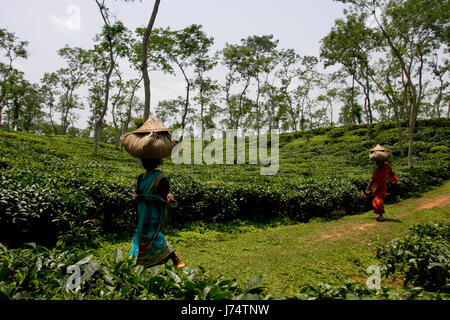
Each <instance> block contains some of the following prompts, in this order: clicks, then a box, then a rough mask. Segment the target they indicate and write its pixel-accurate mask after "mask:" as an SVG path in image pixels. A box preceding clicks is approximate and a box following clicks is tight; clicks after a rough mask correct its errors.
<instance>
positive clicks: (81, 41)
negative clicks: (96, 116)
mask: <svg viewBox="0 0 450 320" xmlns="http://www.w3.org/2000/svg"><path fill="white" fill-rule="evenodd" d="M107 4H108V6H109V7H110V8H111V10H112V12H113V13H115V14H116V17H117V19H119V20H121V21H122V22H123V23H124V24H125V26H127V27H128V28H129V29H131V30H134V29H135V28H136V27H139V26H145V25H146V24H147V23H148V19H149V17H150V15H151V12H152V8H153V4H154V1H153V0H142V1H141V2H139V1H134V3H132V2H131V3H126V2H125V1H122V0H117V1H115V0H109V1H107ZM343 7H344V6H343V5H342V4H341V3H337V2H335V1H332V0H277V1H274V0H270V1H269V0H190V1H188V0H162V1H161V5H160V7H159V12H158V16H157V18H156V22H155V27H166V26H170V27H171V29H181V28H184V27H186V26H188V25H191V24H201V25H203V29H204V31H205V32H206V33H207V34H208V36H212V37H214V39H215V44H214V47H213V50H214V51H216V50H220V49H222V48H223V47H224V45H225V43H226V42H228V43H238V42H240V40H241V39H243V38H246V37H248V36H251V35H265V34H273V36H274V38H275V39H278V40H279V48H293V49H295V50H296V51H297V53H299V54H300V55H316V56H317V55H318V54H319V47H320V40H321V39H322V38H323V37H324V36H325V35H326V34H327V33H328V32H329V31H330V29H331V27H332V26H333V24H334V21H335V20H336V19H338V18H342V17H343V12H342V10H343ZM102 22H103V21H102V19H101V16H100V13H99V11H98V8H97V6H96V4H95V1H94V0H39V1H33V0H14V1H12V0H0V28H6V29H7V30H8V31H10V32H14V33H15V34H16V35H17V36H18V37H19V38H20V40H26V41H29V42H30V44H29V46H28V51H29V58H28V59H27V60H20V61H17V63H16V67H17V68H19V69H20V70H22V71H23V72H25V76H26V78H27V79H28V80H29V81H32V82H38V81H39V80H40V79H41V77H42V76H43V74H44V73H45V72H51V71H55V70H57V69H58V68H60V67H62V66H63V60H62V59H61V58H60V57H59V56H58V54H57V50H58V49H60V48H62V47H64V46H65V45H66V44H67V45H69V46H80V47H83V48H86V49H87V48H90V47H91V46H92V43H93V41H92V39H93V37H94V35H95V34H96V33H99V32H100V30H101V26H102ZM129 75H130V76H132V74H129ZM150 77H151V81H152V86H151V90H152V103H151V108H152V110H153V109H154V108H155V106H157V104H158V101H160V100H163V99H173V98H176V97H177V96H178V95H183V90H184V82H183V79H182V78H181V77H174V76H170V75H163V74H161V73H158V72H153V73H151V74H150ZM139 95H140V96H141V97H142V98H143V90H141V91H140V92H139ZM78 113H79V114H80V116H81V118H80V120H79V121H78V123H77V126H78V127H85V126H86V124H85V121H86V115H85V114H83V111H79V112H78Z"/></svg>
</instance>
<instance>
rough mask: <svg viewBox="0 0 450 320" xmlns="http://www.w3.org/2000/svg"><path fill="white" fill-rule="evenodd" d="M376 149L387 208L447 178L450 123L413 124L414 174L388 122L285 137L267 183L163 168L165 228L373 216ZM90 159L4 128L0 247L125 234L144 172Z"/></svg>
mask: <svg viewBox="0 0 450 320" xmlns="http://www.w3.org/2000/svg"><path fill="white" fill-rule="evenodd" d="M405 130H406V129H405ZM406 135H407V134H406V132H405V139H404V141H405V146H404V147H405V150H406V141H407V139H406V138H407V137H406ZM377 143H380V144H383V145H386V146H387V147H390V148H391V150H392V151H393V154H394V158H393V161H392V166H393V168H394V170H395V171H396V173H397V175H398V177H399V183H398V184H397V185H389V188H388V196H387V199H388V201H389V202H394V201H397V200H399V198H400V197H407V196H409V195H411V194H415V193H418V192H422V191H424V190H425V189H426V188H427V187H428V186H431V185H437V184H439V183H441V182H442V181H444V180H446V179H448V178H449V176H450V170H449V163H450V162H449V160H450V158H449V154H450V153H449V152H448V151H449V150H450V120H449V119H438V120H434V121H430V120H427V121H421V122H419V123H418V127H417V129H416V133H415V143H414V150H415V151H414V164H415V168H414V169H412V170H408V169H407V168H406V159H405V158H400V157H399V155H400V151H399V146H398V143H397V129H396V127H395V125H394V124H392V123H382V124H377V125H375V126H374V127H372V129H371V134H370V136H369V135H367V130H366V129H365V128H364V127H362V126H359V127H358V126H355V127H351V128H347V129H345V128H328V129H318V130H316V131H304V132H298V133H290V134H283V135H281V136H280V169H279V172H278V173H277V174H276V175H273V176H261V175H260V174H259V166H257V165H250V164H244V165H211V166H209V165H174V164H172V163H171V161H170V160H166V161H165V164H164V165H163V166H162V167H161V169H162V171H163V172H164V173H165V175H166V176H167V177H168V178H169V180H170V183H171V192H172V193H173V194H174V195H175V197H176V199H177V202H176V204H175V205H174V206H172V207H171V208H169V212H168V219H167V223H169V224H170V225H171V226H173V227H183V225H184V224H185V223H187V222H190V221H199V220H200V221H230V220H233V219H241V220H247V219H248V220H268V219H272V218H289V219H292V220H296V221H308V220H309V219H311V218H315V217H328V216H330V215H332V214H333V213H335V212H336V211H342V210H345V212H346V213H347V214H351V213H356V212H360V211H362V210H369V209H370V204H368V203H366V202H364V201H363V200H362V199H361V195H362V191H363V190H364V188H365V187H366V185H367V183H368V181H369V179H370V176H371V173H372V171H373V168H374V165H373V164H372V163H370V161H369V160H368V150H369V149H370V148H372V147H373V146H375V145H376V144H377ZM91 152H92V142H91V141H90V140H88V139H78V138H69V137H64V136H38V135H34V134H29V133H19V132H12V131H6V130H1V129H0V229H1V230H0V238H1V239H0V242H2V243H5V244H7V245H8V246H20V245H21V244H22V243H24V242H30V241H34V242H37V243H41V244H46V245H48V244H54V243H56V242H57V241H58V240H62V241H65V242H68V243H74V242H77V241H81V242H87V243H92V242H95V240H96V239H98V237H99V235H102V234H104V233H111V232H131V231H132V230H133V229H134V227H135V223H136V207H137V204H136V202H135V201H134V200H133V192H134V188H135V183H136V177H137V176H138V175H139V174H140V173H141V172H142V170H140V169H138V168H137V161H136V160H135V159H133V158H132V157H131V156H129V155H127V154H126V153H125V152H124V151H118V150H115V149H114V148H113V147H112V146H110V145H106V144H101V146H100V150H99V153H100V156H98V157H93V156H92V155H91Z"/></svg>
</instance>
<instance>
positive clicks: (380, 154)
mask: <svg viewBox="0 0 450 320" xmlns="http://www.w3.org/2000/svg"><path fill="white" fill-rule="evenodd" d="M390 158H391V152H390V151H389V149H386V148H384V147H383V146H381V145H379V144H377V146H376V147H375V148H373V149H372V150H370V155H369V159H370V160H371V161H375V162H379V161H381V162H386V161H389V159H390Z"/></svg>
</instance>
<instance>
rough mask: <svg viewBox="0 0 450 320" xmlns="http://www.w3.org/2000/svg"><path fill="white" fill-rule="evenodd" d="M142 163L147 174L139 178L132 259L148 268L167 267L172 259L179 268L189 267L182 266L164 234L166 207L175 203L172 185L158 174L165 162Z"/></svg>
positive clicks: (152, 160)
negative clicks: (137, 216) (161, 265)
mask: <svg viewBox="0 0 450 320" xmlns="http://www.w3.org/2000/svg"><path fill="white" fill-rule="evenodd" d="M141 163H142V166H143V167H144V168H145V169H146V170H147V171H146V172H145V173H143V174H141V175H140V176H139V177H138V182H137V186H136V195H135V199H136V200H138V201H139V205H138V214H139V218H138V226H137V228H136V234H135V236H134V239H133V242H132V246H131V250H130V256H131V257H133V258H136V259H137V261H136V262H137V264H140V265H143V266H144V267H146V268H148V267H152V266H155V265H158V264H162V263H166V262H167V261H168V260H169V259H171V260H172V262H173V264H174V265H175V266H176V267H177V268H183V267H185V264H184V263H181V259H180V258H179V257H177V256H176V254H175V251H174V248H173V247H172V246H171V245H170V244H169V243H167V241H166V238H164V236H163V234H162V233H161V230H160V229H161V223H162V219H163V216H164V213H165V206H166V205H167V204H168V203H169V202H171V201H174V200H175V199H174V197H173V195H172V194H170V193H169V181H168V180H167V178H166V177H165V176H164V174H163V173H162V172H161V171H159V170H156V168H157V167H158V165H160V164H162V160H161V159H141Z"/></svg>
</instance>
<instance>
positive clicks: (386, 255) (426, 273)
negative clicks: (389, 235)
mask: <svg viewBox="0 0 450 320" xmlns="http://www.w3.org/2000/svg"><path fill="white" fill-rule="evenodd" d="M449 241H450V225H448V224H437V225H432V224H419V225H415V226H413V227H411V229H410V234H408V235H407V236H405V237H404V238H403V239H397V238H396V239H393V240H392V241H391V242H390V243H389V244H387V245H386V246H383V247H380V248H378V249H377V258H378V259H380V261H382V262H383V268H384V272H385V275H386V276H398V277H400V278H402V279H404V281H405V282H404V283H405V286H408V285H413V286H416V287H423V288H424V289H425V290H429V291H440V292H447V293H450V244H449V243H450V242H449Z"/></svg>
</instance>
